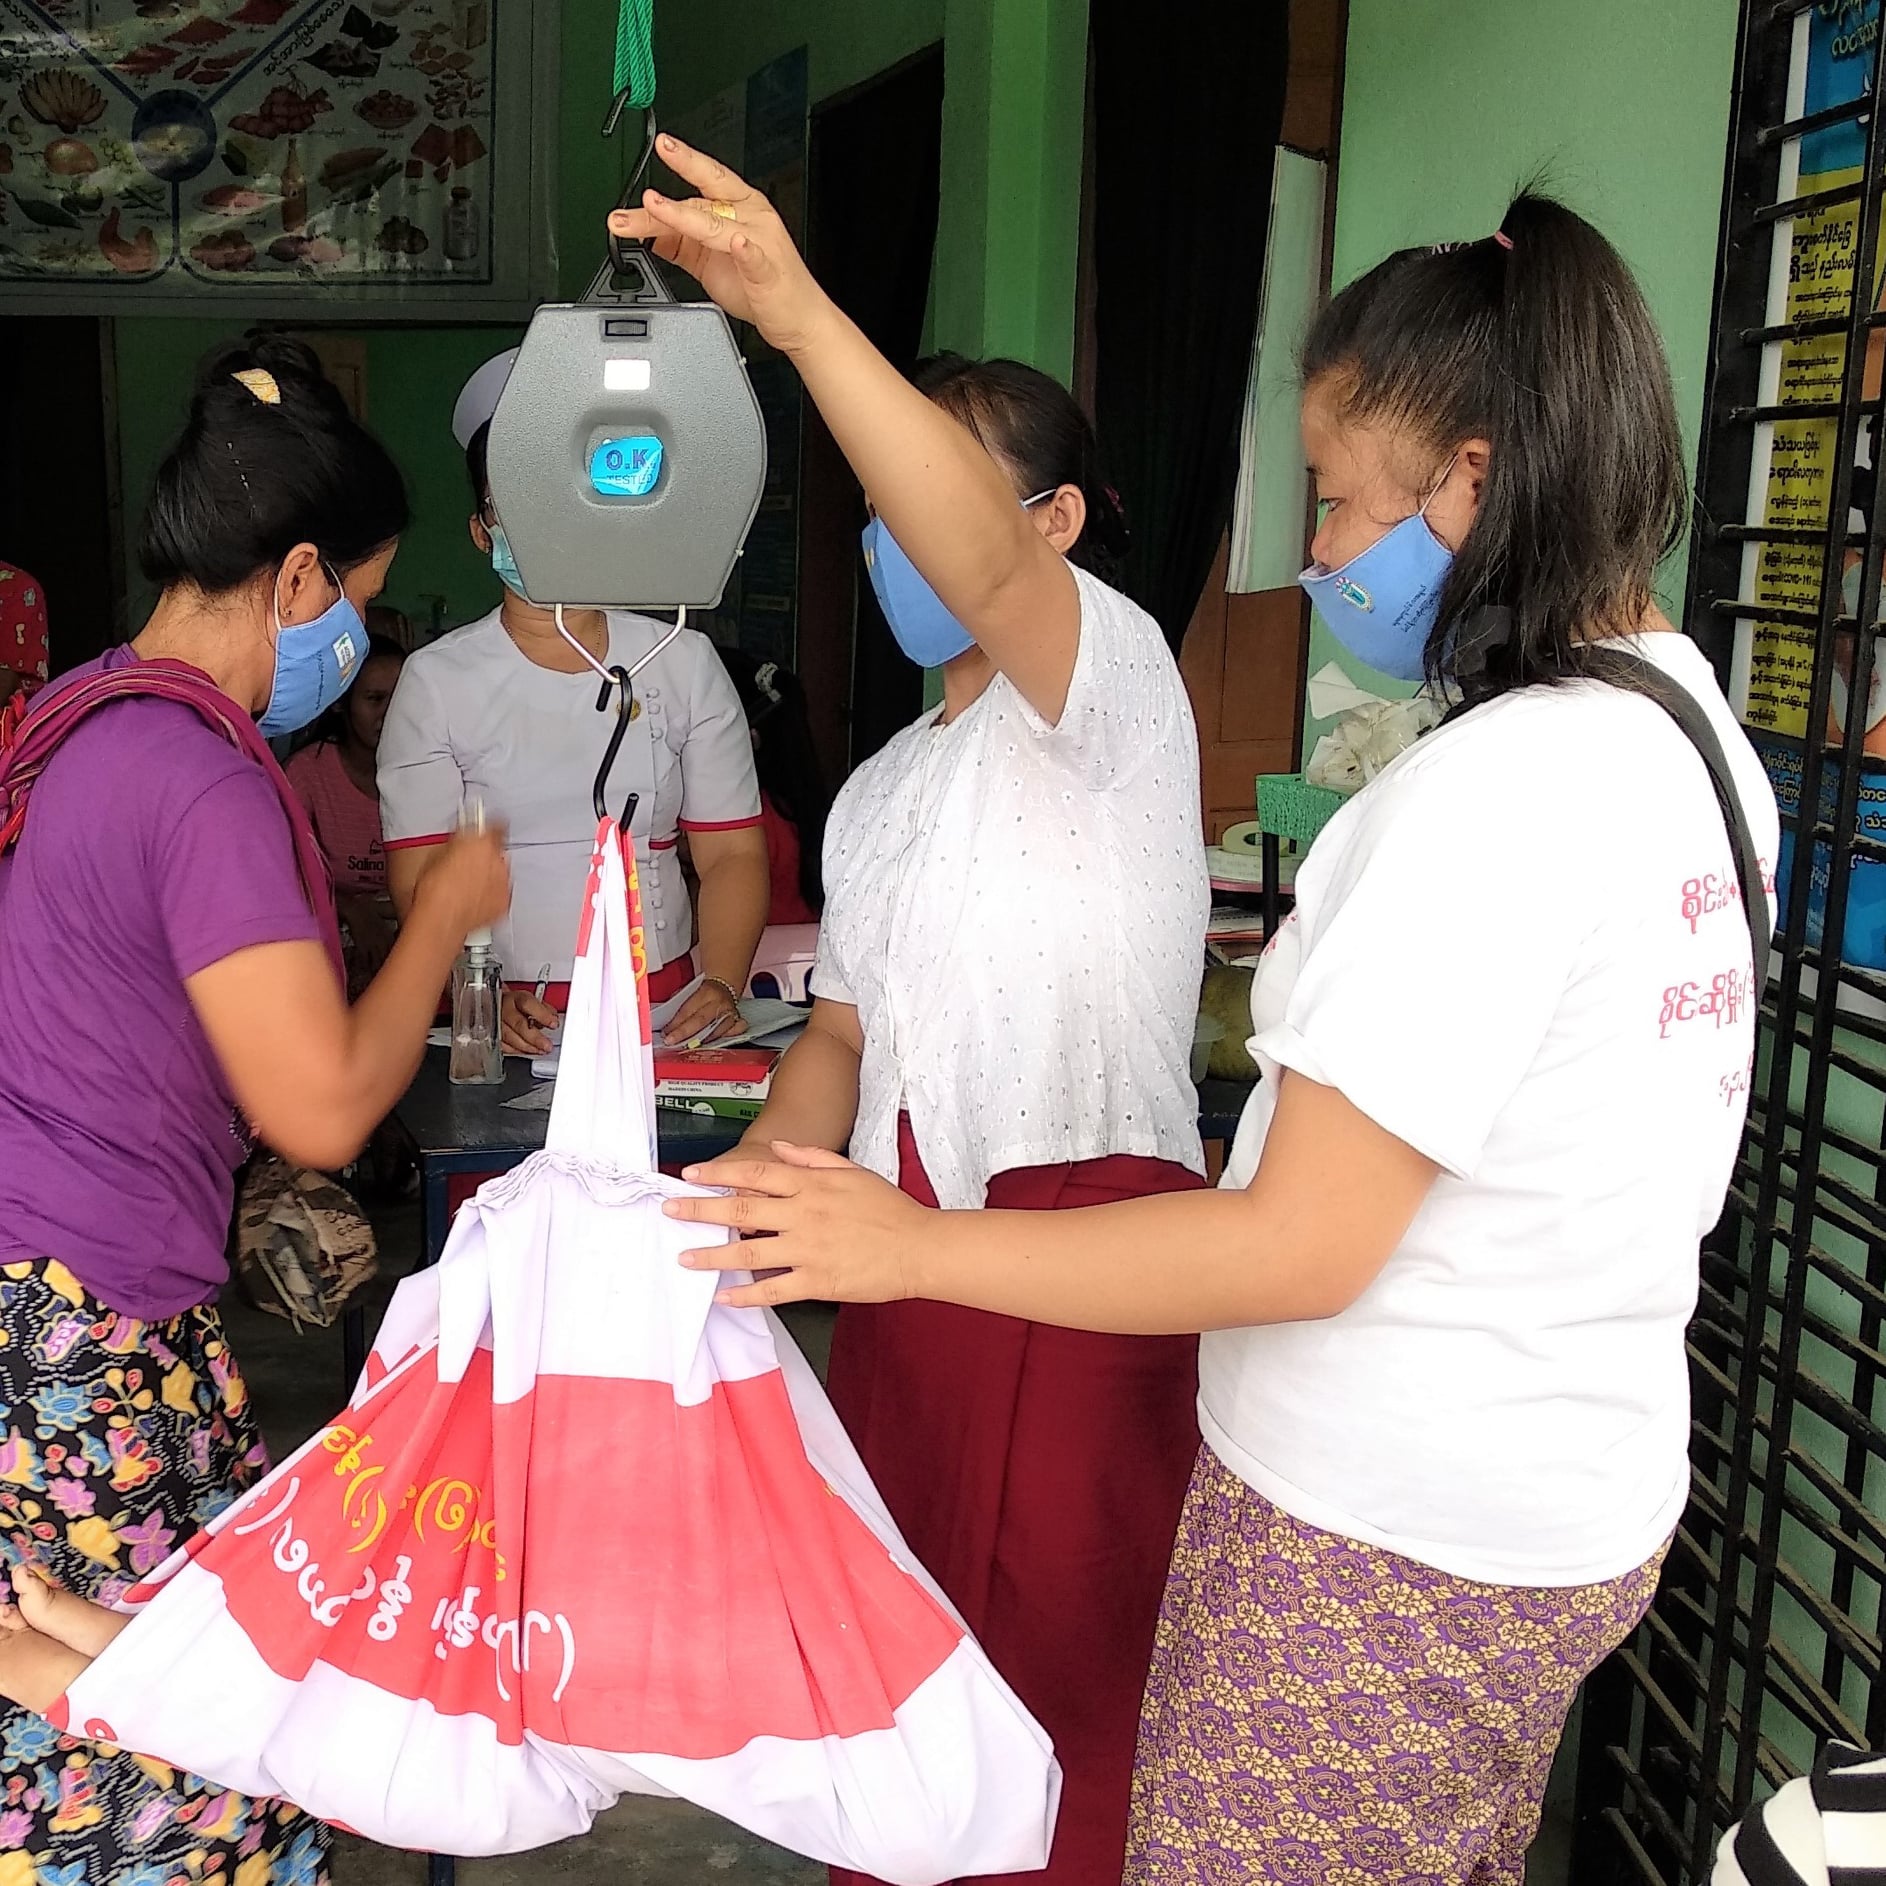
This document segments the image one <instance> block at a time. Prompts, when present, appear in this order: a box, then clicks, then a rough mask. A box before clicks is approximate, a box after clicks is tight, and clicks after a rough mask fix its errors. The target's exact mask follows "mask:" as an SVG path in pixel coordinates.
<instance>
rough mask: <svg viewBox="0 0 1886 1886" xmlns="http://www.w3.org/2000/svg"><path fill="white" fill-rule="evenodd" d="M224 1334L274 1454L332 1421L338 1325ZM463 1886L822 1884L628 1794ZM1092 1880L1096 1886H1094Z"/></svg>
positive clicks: (1548, 1860)
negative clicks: (551, 1843)
mask: <svg viewBox="0 0 1886 1886" xmlns="http://www.w3.org/2000/svg"><path fill="white" fill-rule="evenodd" d="M375 1219H376V1223H377V1225H378V1229H379V1233H380V1255H381V1267H382V1276H381V1279H380V1281H379V1282H378V1283H376V1284H375V1285H374V1286H372V1287H371V1291H370V1296H371V1301H372V1314H373V1316H374V1318H375V1320H376V1321H377V1318H378V1315H379V1313H380V1311H381V1310H382V1309H383V1308H384V1307H385V1303H386V1300H387V1298H388V1297H389V1296H390V1295H391V1294H392V1289H393V1285H394V1283H395V1282H397V1280H398V1279H399V1278H400V1277H402V1276H404V1275H405V1274H406V1273H407V1272H408V1271H409V1270H410V1269H411V1267H412V1265H413V1264H414V1262H415V1261H416V1259H417V1256H418V1252H419V1214H418V1210H417V1208H416V1207H399V1208H394V1209H392V1210H387V1211H379V1212H376V1213H375ZM224 1314H225V1317H226V1319H227V1321H228V1324H229V1332H230V1340H231V1343H232V1344H233V1346H234V1348H235V1352H236V1355H237V1357H238V1358H239V1360H240V1361H241V1364H242V1367H243V1370H244V1372H245V1374H246V1375H247V1377H248V1381H249V1389H250V1393H251V1394H252V1395H253V1396H254V1398H255V1405H256V1409H257V1412H258V1414H259V1416H260V1418H261V1422H262V1426H263V1429H264V1431H265V1432H266V1434H267V1436H268V1441H269V1446H270V1448H271V1449H272V1450H273V1451H274V1454H275V1457H276V1458H277V1459H280V1458H281V1457H282V1456H283V1455H284V1454H286V1453H288V1452H290V1451H291V1450H292V1449H294V1448H296V1447H298V1446H299V1445H300V1444H301V1443H302V1442H303V1441H304V1440H306V1439H307V1437H308V1436H309V1435H310V1434H312V1433H313V1432H314V1431H315V1429H317V1428H318V1427H321V1426H323V1425H324V1424H325V1423H326V1422H327V1421H329V1420H331V1419H332V1418H333V1416H334V1415H335V1413H336V1412H338V1410H339V1409H340V1408H341V1406H342V1405H343V1403H344V1402H345V1400H346V1392H345V1386H346V1385H345V1384H344V1383H343V1378H342V1369H341V1345H340V1333H339V1331H338V1330H335V1331H329V1332H326V1333H321V1332H314V1333H310V1334H307V1335H296V1334H295V1332H294V1331H293V1330H292V1329H290V1327H289V1326H288V1324H286V1323H285V1322H282V1321H281V1320H279V1319H278V1318H275V1317H270V1316H263V1315H260V1314H259V1313H257V1312H256V1311H254V1310H252V1309H250V1308H249V1306H248V1305H247V1304H246V1303H244V1302H243V1301H242V1300H241V1298H240V1297H239V1296H237V1295H236V1293H235V1292H233V1291H232V1292H231V1293H230V1295H229V1298H228V1300H227V1301H226V1303H225V1305H224ZM787 1320H788V1322H789V1323H790V1324H791V1326H792V1328H793V1333H794V1335H795V1336H796V1337H797V1338H798V1341H799V1344H800V1346H801V1348H803V1349H804V1350H805V1352H806V1354H807V1356H808V1357H809V1358H810V1359H811V1361H812V1363H813V1366H814V1367H815V1368H816V1369H818V1371H819V1373H820V1375H821V1376H823V1374H824V1371H825V1361H826V1355H827V1353H828V1351H829V1348H830V1345H831V1323H832V1317H831V1312H830V1311H827V1310H821V1309H816V1308H814V1309H810V1310H803V1309H801V1310H794V1311H788V1312H787ZM1573 1740H1574V1738H1572V1737H1568V1738H1567V1742H1568V1747H1567V1749H1566V1750H1565V1751H1564V1753H1563V1758H1562V1760H1561V1763H1560V1768H1559V1772H1558V1774H1556V1775H1555V1776H1554V1786H1553V1789H1552V1794H1551V1797H1550V1798H1549V1799H1548V1801H1547V1806H1546V1820H1545V1825H1544V1827H1543V1829H1542V1830H1541V1832H1540V1836H1539V1840H1538V1842H1537V1844H1536V1845H1535V1847H1534V1849H1533V1853H1532V1857H1531V1862H1530V1864H1529V1865H1528V1867H1527V1869H1526V1880H1527V1886H1568V1882H1569V1880H1570V1827H1571V1820H1570V1807H1571V1803H1570V1799H1569V1786H1568V1783H1569V1767H1570V1761H1571V1758H1572V1754H1573V1750H1572V1748H1571V1746H1570V1744H1571V1743H1572V1741H1573ZM458 1873H459V1879H460V1880H461V1881H462V1882H463V1886H539V1883H540V1882H544V1881H552V1880H554V1881H558V1882H562V1883H563V1886H618V1883H619V1882H631V1883H637V1886H693V1883H695V1882H715V1883H718V1882H721V1881H725V1882H727V1883H728V1886H743V1883H744V1886H821V1883H822V1882H823V1881H824V1880H825V1877H826V1874H825V1869H824V1868H823V1867H820V1866H813V1865H811V1864H809V1863H808V1862H807V1861H805V1860H802V1859H799V1858H798V1857H796V1856H795V1855H793V1854H790V1853H782V1852H781V1851H780V1850H779V1849H778V1848H777V1847H771V1846H768V1845H767V1844H766V1843H765V1842H763V1841H759V1840H755V1839H754V1838H753V1837H752V1836H751V1835H750V1834H747V1833H744V1832H743V1831H741V1829H739V1828H737V1827H731V1826H729V1825H728V1824H727V1823H726V1822H725V1821H722V1820H718V1819H716V1818H715V1817H714V1816H713V1815H710V1814H704V1813H702V1812H701V1811H700V1810H699V1809H698V1808H693V1807H689V1806H687V1805H685V1804H684V1803H682V1802H678V1801H654V1800H634V1799H631V1800H626V1801H623V1802H622V1803H621V1804H620V1805H619V1806H617V1807H616V1808H615V1809H614V1810H613V1811H612V1812H611V1813H609V1814H607V1815H605V1816H604V1817H603V1818H602V1819H601V1820H600V1821H598V1822H597V1824H596V1826H595V1827H594V1828H593V1829H592V1830H591V1832H590V1833H589V1834H588V1835H586V1836H585V1837H584V1838H583V1839H581V1840H571V1841H566V1842H564V1843H563V1844H562V1845H561V1846H556V1847H547V1848H543V1849H540V1850H539V1851H538V1852H535V1853H527V1854H520V1855H518V1856H517V1857H515V1858H513V1859H506V1860H467V1861H464V1862H461V1864H460V1866H459V1869H458ZM425 1878H426V1867H425V1861H424V1858H423V1857H422V1856H420V1855H418V1854H412V1853H400V1852H395V1851H394V1850H392V1849H390V1848H387V1847H377V1846H374V1845H373V1844H371V1843H370V1842H368V1841H364V1840H353V1839H349V1838H345V1837H342V1838H340V1839H338V1840H337V1841H336V1845H335V1853H334V1880H335V1886H425ZM1093 1886H1103V1883H1102V1882H1098V1881H1096V1882H1094V1883H1093Z"/></svg>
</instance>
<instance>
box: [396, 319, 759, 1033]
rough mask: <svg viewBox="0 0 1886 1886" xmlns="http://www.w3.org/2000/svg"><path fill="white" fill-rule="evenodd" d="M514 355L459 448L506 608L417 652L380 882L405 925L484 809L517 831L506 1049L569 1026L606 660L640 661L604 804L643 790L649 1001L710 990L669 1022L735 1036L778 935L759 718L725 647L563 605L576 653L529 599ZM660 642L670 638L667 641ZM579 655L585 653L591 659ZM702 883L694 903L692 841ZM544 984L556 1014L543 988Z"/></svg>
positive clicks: (471, 414) (403, 707) (401, 726)
mask: <svg viewBox="0 0 1886 1886" xmlns="http://www.w3.org/2000/svg"><path fill="white" fill-rule="evenodd" d="M515 357H516V349H515V348H513V349H512V350H511V351H510V352H509V353H506V354H501V355H498V356H497V357H496V358H495V359H493V360H490V361H487V362H486V363H485V365H484V366H483V367H481V368H480V369H479V370H478V372H477V373H475V374H474V375H473V376H472V378H471V379H470V381H468V382H467V384H466V387H465V390H464V392H463V393H462V394H461V395H460V398H459V401H458V406H457V410H456V411H455V412H454V414H453V417H452V425H453V432H454V435H455V436H456V437H457V439H458V442H459V444H460V445H461V446H462V447H463V448H464V450H465V458H466V466H467V469H468V471H469V473H470V476H471V485H472V493H473V498H474V501H475V503H476V507H477V508H476V510H475V511H474V512H473V514H472V519H471V534H472V540H473V542H474V543H476V544H477V545H478V548H479V549H480V551H482V552H483V553H484V554H485V555H487V556H488V557H489V558H490V559H491V565H492V569H493V571H494V573H495V574H496V575H497V577H498V578H499V579H500V581H501V582H502V584H503V586H504V587H503V600H502V601H501V602H500V603H499V605H498V607H497V608H496V609H494V610H492V612H491V613H490V614H489V615H487V616H482V617H480V618H479V619H478V620H477V621H476V622H470V623H467V624H466V625H465V626H464V627H463V628H460V629H455V630H453V631H452V633H451V634H449V635H445V636H442V637H441V638H440V639H439V640H438V641H436V642H434V643H433V644H431V646H429V647H427V648H422V649H420V650H418V651H417V652H416V653H414V654H413V655H412V656H411V657H410V658H409V660H408V661H407V663H406V666H405V669H404V670H403V672H402V673H401V675H400V683H399V687H398V689H397V690H396V692H395V693H394V696H393V700H392V704H391V705H390V706H389V707H388V709H387V714H386V725H385V729H384V731H383V732H382V734H381V736H380V756H379V780H380V802H381V814H382V819H383V822H384V826H385V832H386V838H385V844H386V853H387V870H388V878H389V888H390V890H391V891H392V895H393V901H394V903H395V904H396V905H397V906H398V907H399V909H400V910H401V912H402V913H403V912H404V910H405V908H406V906H407V905H408V904H410V902H411V901H412V898H413V895H414V892H415V890H416V889H417V886H418V883H419V880H420V878H421V877H422V876H423V875H424V873H425V869H426V866H427V864H428V863H429V862H430V860H431V858H432V857H433V856H434V855H435V854H434V850H433V848H434V847H436V846H437V845H439V844H440V843H441V842H442V841H443V840H444V838H445V837H446V836H448V835H449V834H450V833H451V832H452V830H453V829H454V828H455V826H456V825H457V823H458V820H459V816H460V812H461V810H462V809H463V808H464V807H465V806H466V805H467V804H468V803H469V802H470V801H471V800H473V799H474V798H475V799H477V800H480V801H482V803H483V806H484V809H485V811H486V812H487V813H488V814H489V815H490V816H492V817H494V818H497V819H502V820H503V821H504V822H505V823H506V825H507V826H508V827H509V831H510V848H511V849H510V856H511V871H512V877H513V882H514V884H515V887H516V889H515V894H514V896H513V899H512V905H511V914H510V916H509V918H508V919H507V920H506V921H505V922H504V923H502V924H501V925H500V926H499V927H498V929H497V932H496V935H495V937H494V939H493V940H494V943H495V946H496V949H497V954H498V959H499V961H500V963H501V964H502V965H503V968H504V974H505V978H506V981H507V982H508V983H510V984H511V985H512V987H511V989H510V990H509V991H508V992H507V994H506V998H505V1017H504V1020H505V1045H506V1046H507V1047H508V1048H510V1049H512V1050H513V1051H514V1052H516V1051H528V1052H531V1053H541V1052H543V1051H544V1049H546V1048H547V1047H548V1045H549V1043H548V1040H547V1038H546V1037H545V1036H544V1034H543V1032H542V1030H543V1029H544V1028H545V1027H547V1026H548V1025H550V1024H551V1023H553V1022H554V1021H555V1020H556V1015H557V1011H558V1010H559V1009H560V1008H561V1006H562V1001H563V998H564V996H565V994H566V993H567V986H568V983H569V977H570V965H571V960H572V956H573V954H574V951H575V948H576V928H577V912H578V908H579V906H580V904H581V902H582V894H583V885H584V882H585V876H586V873H587V872H588V869H589V857H590V849H591V846H592V845H593V844H594V842H595V837H596V815H595V811H594V807H593V801H592V789H593V786H594V783H595V776H596V768H597V766H598V765H599V764H600V762H601V760H602V756H603V753H604V751H605V749H606V747H607V745H608V742H609V737H610V734H611V732H612V731H613V730H614V727H615V716H614V710H613V705H612V706H611V708H610V710H609V711H608V712H605V713H598V712H597V711H596V696H597V687H598V683H597V679H596V674H595V670H594V669H593V668H592V667H591V665H590V664H591V661H592V660H593V661H595V662H597V663H600V664H601V665H602V666H603V667H604V668H610V667H616V666H620V667H623V668H634V666H635V664H636V663H637V662H638V661H640V660H642V659H643V658H644V657H645V656H647V655H648V654H649V653H650V652H651V651H653V650H655V649H657V648H660V650H661V652H660V653H658V654H656V655H655V657H654V659H653V660H652V661H651V662H650V663H649V664H648V666H647V667H645V668H643V669H642V670H641V671H640V672H639V673H638V674H637V675H636V677H635V718H634V720H633V721H632V722H631V724H630V727H629V732H628V737H627V739H626V740H625V741H624V742H623V744H622V747H621V750H620V751H619V752H618V753H617V755H616V760H615V764H614V766H613V768H612V769H611V772H610V777H609V780H608V783H607V799H608V803H609V805H610V806H611V808H612V809H613V810H615V811H617V812H619V811H620V809H621V806H622V803H623V801H624V800H625V799H626V797H627V796H628V795H629V794H630V793H634V794H635V795H636V798H637V802H636V808H635V817H634V820H633V824H632V830H633V833H634V837H635V844H636V850H637V853H638V858H639V867H640V871H641V880H642V912H643V917H644V920H645V922H646V925H647V930H648V946H649V951H648V955H649V970H650V978H649V989H650V994H651V996H652V997H653V998H654V999H655V1000H656V1001H663V1000H666V999H668V998H670V997H672V996H674V995H678V994H679V993H680V992H681V991H682V990H683V989H684V988H685V987H686V986H687V984H688V983H689V982H691V981H693V980H694V978H695V974H696V963H695V957H696V956H697V955H698V959H699V961H698V969H699V974H700V978H701V981H700V986H699V988H698V989H697V990H696V991H695V993H694V994H693V995H692V996H691V997H690V998H689V1000H688V1002H687V1003H686V1004H685V1005H684V1007H683V1008H682V1009H681V1011H680V1012H679V1013H678V1014H677V1015H676V1016H675V1017H674V1019H673V1020H672V1021H671V1023H670V1024H669V1031H668V1032H669V1034H670V1036H671V1038H673V1039H677V1040H683V1039H693V1038H694V1037H696V1036H699V1035H702V1034H704V1033H709V1034H710V1038H711V1033H710V1031H714V1030H717V1029H723V1028H725V1027H726V1026H727V1025H728V1024H729V1023H731V1022H732V1021H733V1020H735V1019H736V1017H737V1010H736V1007H735V1003H736V1001H737V999H738V995H739V992H740V990H742V989H743V988H744V987H745V986H746V978H747V972H748V969H749V968H750V967H751V965H752V961H753V951H754V948H755V946H756V945H757V944H758V942H759V938H760V932H761V930H762V929H763V928H764V927H765V924H766V905H767V894H768V893H767V869H766V841H765V838H764V836H763V834H762V832H761V827H760V789H759V781H758V779H757V777H756V775H755V773H754V767H753V746H752V741H751V739H750V738H749V736H748V733H747V723H746V716H745V714H744V713H743V712H742V710H741V707H740V697H739V696H738V695H737V694H736V693H735V691H734V686H733V683H732V681H731V680H730V679H729V678H728V676H727V671H726V670H725V669H724V668H723V667H722V666H721V664H720V658H719V656H718V655H717V654H716V653H715V652H714V646H713V644H712V643H711V642H710V641H709V640H708V638H707V637H706V636H705V635H703V634H701V633H700V632H699V630H696V629H683V630H682V632H681V633H680V634H679V635H678V636H674V637H673V639H672V640H668V638H669V637H670V636H671V634H672V627H671V625H670V624H668V623H665V622H658V621H655V620H653V619H652V618H650V617H647V616H640V615H633V614H630V613H629V612H627V611H625V610H614V609H611V610H608V611H603V610H599V609H566V610H565V611H564V622H565V625H566V626H567V627H568V629H569V630H570V632H571V634H573V635H574V636H575V638H576V640H577V641H578V642H579V643H580V644H581V645H582V646H581V648H580V649H578V648H576V647H573V646H571V643H570V642H569V640H568V639H567V638H566V637H564V636H563V635H561V634H559V632H558V629H557V623H556V617H555V615H554V613H553V612H552V611H551V610H549V609H546V608H540V607H538V605H536V604H535V603H532V602H530V601H529V600H528V599H527V598H526V597H525V596H524V594H523V592H522V588H521V586H520V584H519V581H518V575H517V566H516V564H515V563H514V562H513V561H512V559H511V554H510V547H509V545H508V544H507V543H506V542H505V539H504V527H503V524H502V523H501V521H500V520H499V519H498V518H497V516H496V515H495V514H494V513H493V511H492V508H491V491H490V485H489V482H488V480H487V478H486V475H485V443H486V440H487V437H488V436H489V432H490V422H491V415H492V414H493V413H494V412H495V411H496V410H497V404H498V398H499V395H500V394H501V393H502V392H503V390H504V381H505V377H506V376H507V375H508V373H509V371H510V366H511V362H512V360H513V359H515ZM664 642H666V643H667V645H666V646H665V647H662V644H663V643H664ZM586 657H587V658H588V659H586ZM683 832H685V833H687V835H688V850H689V854H690V856H691V858H692V861H693V865H694V870H695V875H696V877H697V879H698V881H699V885H700V897H699V908H698V910H697V909H696V908H695V906H694V904H693V902H692V901H691V900H690V898H689V896H688V888H687V884H686V882H685V881H684V879H683V876H682V871H681V864H680V859H679V855H678V850H677V846H678V842H679V837H680V834H681V833H683ZM540 977H543V978H545V979H546V980H547V981H548V983H549V984H550V987H549V989H548V991H547V996H548V1001H549V1006H546V1005H545V1003H544V1002H540V1001H538V1000H537V999H536V998H535V996H534V994H533V993H532V991H533V988H534V985H535V984H536V982H537V981H538V980H539V978H540Z"/></svg>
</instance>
